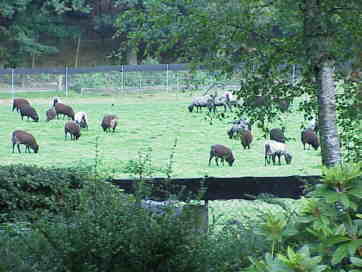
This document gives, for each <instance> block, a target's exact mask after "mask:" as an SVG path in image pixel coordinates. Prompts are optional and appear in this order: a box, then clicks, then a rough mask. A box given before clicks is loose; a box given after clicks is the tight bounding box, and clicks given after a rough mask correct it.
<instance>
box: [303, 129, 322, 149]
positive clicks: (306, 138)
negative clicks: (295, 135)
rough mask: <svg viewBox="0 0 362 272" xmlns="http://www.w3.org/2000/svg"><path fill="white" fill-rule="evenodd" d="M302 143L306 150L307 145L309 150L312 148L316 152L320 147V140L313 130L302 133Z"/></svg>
mask: <svg viewBox="0 0 362 272" xmlns="http://www.w3.org/2000/svg"><path fill="white" fill-rule="evenodd" d="M301 141H302V144H303V147H304V150H305V144H308V149H310V146H312V147H313V148H314V149H315V150H317V149H318V147H319V139H318V136H317V134H316V133H315V132H314V130H313V129H311V128H307V129H305V130H303V131H302V133H301Z"/></svg>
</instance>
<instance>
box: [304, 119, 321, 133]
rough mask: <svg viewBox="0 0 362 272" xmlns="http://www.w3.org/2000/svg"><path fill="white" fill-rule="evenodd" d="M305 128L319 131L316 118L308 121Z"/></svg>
mask: <svg viewBox="0 0 362 272" xmlns="http://www.w3.org/2000/svg"><path fill="white" fill-rule="evenodd" d="M306 129H312V130H314V131H315V132H316V133H317V132H318V131H319V126H318V122H317V120H316V119H312V120H311V121H310V122H309V124H308V126H307V128H306Z"/></svg>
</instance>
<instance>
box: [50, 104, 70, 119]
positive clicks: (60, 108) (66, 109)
mask: <svg viewBox="0 0 362 272" xmlns="http://www.w3.org/2000/svg"><path fill="white" fill-rule="evenodd" d="M54 109H55V112H56V114H57V118H59V115H63V119H64V116H68V117H70V118H71V119H72V120H74V111H73V109H72V107H71V106H68V105H65V104H63V103H56V104H55V106H54Z"/></svg>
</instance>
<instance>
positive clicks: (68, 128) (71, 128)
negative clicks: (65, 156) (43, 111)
mask: <svg viewBox="0 0 362 272" xmlns="http://www.w3.org/2000/svg"><path fill="white" fill-rule="evenodd" d="M68 133H69V134H70V139H71V140H78V139H79V137H80V126H79V125H78V124H77V123H76V122H74V121H68V122H67V123H65V126H64V134H65V136H64V138H65V140H66V139H67V135H68Z"/></svg>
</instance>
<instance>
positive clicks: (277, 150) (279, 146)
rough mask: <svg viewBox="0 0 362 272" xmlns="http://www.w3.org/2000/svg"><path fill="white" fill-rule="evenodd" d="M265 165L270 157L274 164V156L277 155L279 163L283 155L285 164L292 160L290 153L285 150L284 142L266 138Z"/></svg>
mask: <svg viewBox="0 0 362 272" xmlns="http://www.w3.org/2000/svg"><path fill="white" fill-rule="evenodd" d="M264 146H265V157H264V158H265V162H264V163H265V166H266V165H267V163H268V164H270V158H271V159H272V161H273V164H274V165H275V157H276V156H277V157H278V162H279V165H281V163H280V157H281V156H284V159H285V162H286V164H290V163H291V162H292V155H290V154H289V153H288V151H287V145H286V144H285V143H281V142H278V141H274V140H268V141H266V142H265V145H264Z"/></svg>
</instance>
